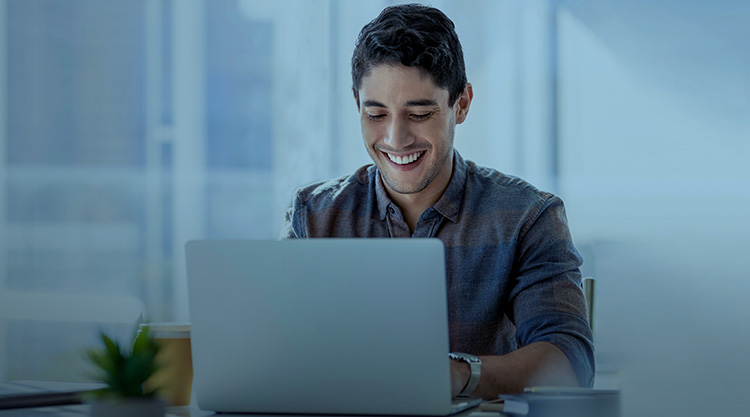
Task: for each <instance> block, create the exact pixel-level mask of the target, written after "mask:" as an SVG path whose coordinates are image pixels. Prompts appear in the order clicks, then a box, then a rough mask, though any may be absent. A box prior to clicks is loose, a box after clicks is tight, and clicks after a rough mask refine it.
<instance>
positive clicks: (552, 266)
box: [510, 195, 595, 387]
mask: <svg viewBox="0 0 750 417" xmlns="http://www.w3.org/2000/svg"><path fill="white" fill-rule="evenodd" d="M540 206H541V207H540V209H539V210H538V214H537V215H536V216H535V217H532V218H531V219H530V220H529V221H528V223H527V224H526V226H525V228H524V229H522V230H521V232H520V236H519V242H518V249H517V250H518V252H517V254H518V256H517V258H516V259H517V260H516V262H517V263H516V265H515V270H516V271H517V276H516V280H515V282H514V284H515V285H514V287H513V290H512V291H511V294H510V300H511V302H512V315H513V317H512V319H513V321H514V322H515V324H516V338H517V342H518V345H519V346H526V345H529V344H531V343H534V342H542V341H544V342H549V343H552V344H553V345H555V346H557V347H558V348H559V349H560V350H562V351H563V353H565V355H566V356H567V358H568V360H570V363H571V365H572V366H573V369H574V370H575V372H576V376H577V377H578V381H579V382H580V384H581V386H584V387H591V386H592V385H593V382H594V370H595V364H594V344H593V335H592V332H591V328H590V327H589V324H588V319H587V317H586V302H585V299H584V295H583V290H582V288H581V272H580V269H579V268H580V266H581V264H582V263H583V259H582V258H581V256H580V254H579V253H578V251H577V250H576V248H575V247H574V245H573V241H572V238H571V236H570V230H569V229H568V221H567V217H566V215H565V208H564V206H563V202H562V200H560V199H559V198H557V197H555V196H551V195H550V197H549V198H547V199H546V200H544V201H543V202H542V203H541V204H540Z"/></svg>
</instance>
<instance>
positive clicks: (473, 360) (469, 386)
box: [448, 352, 482, 397]
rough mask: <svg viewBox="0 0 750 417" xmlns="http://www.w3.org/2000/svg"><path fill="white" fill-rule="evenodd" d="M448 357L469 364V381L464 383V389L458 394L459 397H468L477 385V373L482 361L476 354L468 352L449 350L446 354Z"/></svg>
mask: <svg viewBox="0 0 750 417" xmlns="http://www.w3.org/2000/svg"><path fill="white" fill-rule="evenodd" d="M448 357H449V358H451V359H453V360H456V361H461V362H466V363H468V364H469V367H470V368H471V376H470V377H469V382H467V383H466V386H465V387H464V389H463V390H462V391H461V392H460V393H459V394H458V396H459V397H468V396H469V395H471V393H472V392H474V390H475V389H477V385H479V373H480V372H481V370H482V361H481V360H479V358H477V357H476V356H474V355H469V354H468V353H453V352H451V353H449V354H448Z"/></svg>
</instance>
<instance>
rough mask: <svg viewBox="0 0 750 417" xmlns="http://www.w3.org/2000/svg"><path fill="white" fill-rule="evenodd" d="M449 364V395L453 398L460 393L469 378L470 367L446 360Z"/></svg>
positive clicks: (460, 362) (462, 363)
mask: <svg viewBox="0 0 750 417" xmlns="http://www.w3.org/2000/svg"><path fill="white" fill-rule="evenodd" d="M448 360H449V361H450V362H451V394H452V395H453V396H454V397H455V396H457V395H458V394H460V393H461V391H462V390H463V389H464V387H465V386H466V384H468V383H469V378H470V377H471V367H470V366H469V364H468V363H466V362H462V361H457V360H453V359H448Z"/></svg>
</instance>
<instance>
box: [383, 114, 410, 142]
mask: <svg viewBox="0 0 750 417" xmlns="http://www.w3.org/2000/svg"><path fill="white" fill-rule="evenodd" d="M414 139H415V138H414V135H413V134H412V132H411V129H410V126H409V122H408V120H405V119H404V118H403V117H393V118H392V119H391V124H390V125H389V126H388V135H387V136H386V138H385V144H386V145H388V146H389V147H391V148H392V149H394V150H399V149H403V148H405V147H407V146H409V145H411V144H412V143H414Z"/></svg>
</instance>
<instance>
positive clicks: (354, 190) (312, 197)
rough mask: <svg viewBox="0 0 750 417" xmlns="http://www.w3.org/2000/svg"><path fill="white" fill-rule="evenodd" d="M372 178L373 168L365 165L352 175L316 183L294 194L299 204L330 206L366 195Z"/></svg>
mask: <svg viewBox="0 0 750 417" xmlns="http://www.w3.org/2000/svg"><path fill="white" fill-rule="evenodd" d="M373 177H374V166H373V165H365V166H363V167H361V168H359V169H357V170H356V171H355V172H354V173H353V174H350V175H343V176H340V177H336V178H332V179H329V180H324V181H317V182H314V183H312V184H308V185H306V186H304V187H300V188H298V189H297V191H296V193H295V194H296V199H297V201H298V203H299V204H302V205H304V206H308V207H311V208H322V207H328V206H332V205H335V204H337V203H340V202H341V201H342V200H347V199H352V198H354V199H356V198H358V197H359V196H361V195H362V194H363V193H367V190H368V189H369V187H370V182H371V181H372V180H373Z"/></svg>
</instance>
